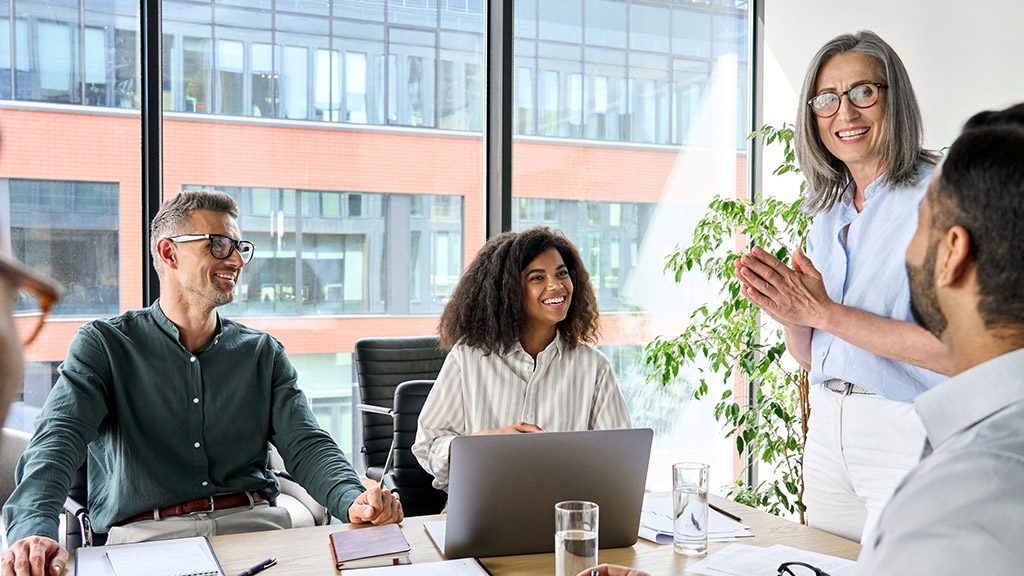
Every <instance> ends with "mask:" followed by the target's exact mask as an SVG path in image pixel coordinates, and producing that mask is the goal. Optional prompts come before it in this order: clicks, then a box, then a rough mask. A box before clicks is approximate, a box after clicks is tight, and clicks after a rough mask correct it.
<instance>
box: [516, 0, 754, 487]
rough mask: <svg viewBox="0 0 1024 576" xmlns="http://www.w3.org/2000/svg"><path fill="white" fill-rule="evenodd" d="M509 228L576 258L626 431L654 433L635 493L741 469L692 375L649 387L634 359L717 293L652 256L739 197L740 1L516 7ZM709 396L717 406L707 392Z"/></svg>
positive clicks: (573, 1)
mask: <svg viewBox="0 0 1024 576" xmlns="http://www.w3.org/2000/svg"><path fill="white" fill-rule="evenodd" d="M514 8H515V23H514V26H515V56H514V59H515V64H514V66H515V73H514V82H515V87H514V95H515V99H516V102H515V105H514V109H515V113H516V118H515V122H514V125H515V129H516V135H515V138H514V149H513V196H514V201H513V211H514V212H513V227H514V228H515V229H517V230H523V229H526V228H529V227H531V226H548V227H551V228H557V229H560V230H562V231H563V232H564V233H565V234H566V236H567V237H568V238H569V239H570V240H572V241H573V242H574V243H575V244H576V246H577V247H578V249H579V251H580V253H581V255H582V257H583V261H584V263H585V264H586V266H587V270H588V272H589V273H590V280H591V284H592V286H593V288H594V291H595V292H596V293H597V297H598V304H599V307H600V310H601V318H602V322H601V339H600V342H599V348H600V349H601V350H602V351H603V352H604V353H605V354H606V355H607V356H608V357H609V358H610V359H611V361H612V364H613V365H614V367H615V373H616V375H617V377H618V379H619V385H620V387H621V389H622V391H623V393H624V395H625V396H626V399H627V402H628V404H629V407H630V413H631V415H632V417H633V425H634V426H644V427H652V428H654V430H655V433H656V436H655V448H654V453H653V455H652V463H651V470H650V473H649V474H648V484H649V485H650V486H651V487H653V488H657V489H667V488H668V487H669V478H670V475H669V466H670V464H671V463H672V462H675V461H680V460H700V461H704V462H709V463H711V465H712V470H713V478H712V481H713V483H714V484H715V485H716V487H721V486H724V485H726V484H728V483H730V482H732V481H733V480H734V479H735V477H736V473H737V472H738V471H739V470H738V468H737V467H736V463H735V462H734V456H733V451H734V448H733V446H732V443H731V442H728V441H726V440H725V439H721V438H719V437H720V436H721V434H720V433H719V426H718V424H717V423H716V422H715V421H714V418H713V414H712V408H713V403H711V402H703V401H702V402H696V401H694V400H693V399H692V392H693V388H694V386H695V382H696V380H695V378H694V377H693V376H694V375H693V374H684V375H682V376H680V377H679V378H678V379H677V381H675V382H673V383H672V384H671V385H670V386H668V387H667V388H665V389H662V388H661V387H660V386H659V385H658V384H654V383H651V384H648V383H647V382H646V379H645V376H644V374H645V369H644V368H645V367H644V364H643V354H642V347H643V344H644V343H645V342H648V341H649V340H650V339H651V338H653V337H654V336H655V335H658V334H674V333H678V332H679V331H681V330H682V328H683V326H684V325H685V323H686V322H687V321H688V318H689V314H690V312H691V311H692V310H693V309H694V308H695V307H696V306H697V305H699V304H700V303H703V302H705V301H707V300H708V299H710V298H713V297H714V294H715V293H716V290H714V287H712V286H708V285H707V283H706V281H704V280H703V279H702V278H699V277H696V276H695V277H693V278H692V279H689V278H688V279H684V281H683V283H682V284H678V285H677V284H675V283H674V282H672V281H671V280H670V279H669V278H667V277H666V276H665V275H664V274H663V272H662V269H663V267H664V264H665V257H666V256H667V255H668V254H669V252H670V251H671V250H672V249H673V247H674V246H675V245H676V244H677V243H680V242H685V241H686V240H688V238H689V236H690V234H691V232H692V228H693V225H694V224H695V223H696V221H697V219H698V218H699V217H700V216H701V215H703V213H704V210H705V208H706V206H707V203H708V202H709V201H710V199H711V198H712V196H713V195H715V194H720V195H722V196H737V195H740V196H746V194H747V193H746V190H745V182H746V157H745V156H746V155H745V152H744V151H745V136H746V131H747V128H746V126H747V120H746V108H747V102H746V94H747V87H746V68H747V62H746V59H747V42H748V40H747V37H746V29H747V21H748V18H749V13H748V11H749V8H748V3H747V2H728V1H716V2H705V3H695V2H691V1H690V0H565V1H560V2H546V1H544V0H518V1H517V2H515V6H514ZM708 397H710V398H713V397H715V395H714V394H710V395H708Z"/></svg>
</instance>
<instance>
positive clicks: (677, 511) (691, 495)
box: [672, 462, 708, 556]
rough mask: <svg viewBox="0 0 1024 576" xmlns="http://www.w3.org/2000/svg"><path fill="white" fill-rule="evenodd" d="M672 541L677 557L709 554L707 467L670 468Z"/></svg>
mask: <svg viewBox="0 0 1024 576" xmlns="http://www.w3.org/2000/svg"><path fill="white" fill-rule="evenodd" d="M672 518H673V531H672V532H673V533H672V536H673V538H672V541H673V545H674V547H675V551H676V553H678V554H685V555H687V556H700V555H702V554H706V553H707V551H708V465H707V464H702V463H700V462H679V463H676V464H673V465H672Z"/></svg>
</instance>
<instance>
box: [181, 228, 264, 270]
mask: <svg viewBox="0 0 1024 576" xmlns="http://www.w3.org/2000/svg"><path fill="white" fill-rule="evenodd" d="M207 239H209V240H210V254H212V255H213V257H214V258H216V259H218V260H224V259H226V258H229V257H230V256H231V253H232V252H234V251H235V250H238V255H239V256H241V257H242V263H243V264H248V263H249V261H250V260H252V255H253V254H254V253H255V252H256V246H255V245H253V243H252V242H249V241H248V240H235V239H234V238H231V237H228V236H224V235H223V234H183V235H181V236H173V237H171V238H168V240H170V241H171V242H174V243H178V242H195V241H197V240H207Z"/></svg>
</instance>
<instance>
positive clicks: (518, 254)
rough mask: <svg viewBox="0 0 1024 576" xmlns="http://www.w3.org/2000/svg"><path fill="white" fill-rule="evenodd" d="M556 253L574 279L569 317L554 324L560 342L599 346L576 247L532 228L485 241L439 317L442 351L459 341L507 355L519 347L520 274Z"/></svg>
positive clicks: (591, 298)
mask: <svg viewBox="0 0 1024 576" xmlns="http://www.w3.org/2000/svg"><path fill="white" fill-rule="evenodd" d="M552 248H554V249H556V250H558V253H559V254H560V255H561V256H562V260H563V261H564V262H565V267H566V269H567V270H568V272H569V278H570V279H571V280H572V286H573V291H572V302H571V303H570V305H569V312H568V314H567V315H566V317H565V320H562V321H561V322H559V324H558V330H559V333H560V334H561V337H562V340H563V342H565V343H566V344H568V345H569V346H577V345H578V344H580V343H581V342H591V343H596V342H597V328H598V322H597V319H598V311H597V297H596V296H595V295H594V289H593V288H592V287H591V286H590V275H589V274H587V269H586V268H585V267H584V266H583V259H582V258H580V254H579V252H578V251H577V250H576V247H575V246H574V245H573V244H572V242H570V241H569V239H568V238H566V237H565V235H563V234H562V233H561V232H560V231H552V230H551V229H549V228H546V227H541V226H538V227H535V228H530V229H529V230H524V231H523V232H505V233H503V234H499V235H497V236H495V237H494V238H491V239H490V240H488V241H487V242H486V243H485V244H484V245H483V248H481V249H480V252H479V253H477V255H476V258H474V259H473V262H472V263H471V264H470V265H469V267H467V268H466V271H465V272H463V273H462V277H461V278H460V279H459V284H458V285H457V286H456V287H455V291H454V292H453V293H452V297H451V299H450V300H449V301H448V304H447V305H446V306H445V307H444V312H442V313H441V322H440V325H439V327H438V332H439V333H440V335H441V347H442V348H444V349H446V350H449V349H451V348H452V346H454V345H455V344H456V343H459V342H461V343H462V344H464V345H467V346H473V347H476V348H480V349H482V350H484V351H486V352H487V353H488V354H492V353H499V354H500V353H505V352H508V351H509V350H511V349H512V347H513V346H515V344H516V342H519V331H520V330H521V328H522V325H523V313H524V311H523V283H522V273H523V270H525V269H526V267H527V266H528V265H529V264H530V262H532V261H533V260H534V259H535V258H537V257H538V256H540V255H541V254H542V253H544V252H547V251H548V250H550V249H552Z"/></svg>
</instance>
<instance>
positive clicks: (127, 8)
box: [0, 0, 142, 430]
mask: <svg viewBox="0 0 1024 576" xmlns="http://www.w3.org/2000/svg"><path fill="white" fill-rule="evenodd" d="M139 46H140V36H139V3H138V2H132V1H130V0H104V1H103V2H90V1H86V0H14V1H13V2H11V1H8V2H3V3H2V5H0V142H2V147H0V166H2V170H0V239H2V241H4V242H7V241H9V242H10V248H11V251H12V253H13V254H14V256H15V257H17V258H18V259H20V260H21V261H23V262H25V264H27V265H28V266H29V267H31V268H32V269H33V270H36V271H38V272H39V273H42V274H44V275H46V276H49V277H50V278H52V279H53V280H54V282H55V283H56V284H57V285H58V286H59V288H60V292H61V298H60V300H59V301H58V302H57V304H56V306H55V307H54V308H53V310H52V314H51V316H50V319H49V321H48V322H47V324H46V326H45V328H44V329H43V332H42V333H41V335H40V337H39V338H38V339H37V340H36V341H35V342H34V343H33V344H32V345H31V346H29V347H28V348H27V349H25V359H26V363H25V388H24V390H23V392H22V395H21V397H20V398H19V399H18V400H17V401H16V402H15V403H14V405H13V406H12V407H11V409H10V411H9V418H8V421H7V422H6V425H8V426H13V427H16V428H20V429H23V430H31V429H32V423H33V421H34V418H35V416H36V414H37V413H38V411H39V409H40V407H41V406H42V405H43V402H44V401H45V399H46V396H47V395H48V394H49V391H50V388H51V387H52V386H53V383H54V381H55V380H56V367H57V366H58V365H59V363H60V362H61V361H63V360H64V354H65V352H66V351H67V348H68V344H69V343H70V341H71V338H72V337H73V335H74V333H75V330H76V329H77V328H78V327H79V326H80V325H81V324H82V323H83V322H85V321H87V320H90V319H93V318H99V317H105V316H112V315H115V314H118V313H119V312H121V311H122V310H126V309H128V308H137V307H138V306H139V305H140V304H141V302H142V276H141V271H140V265H139V264H140V263H141V261H142V241H141V240H142V222H141V213H142V210H141V205H142V202H141V163H140V161H139V158H140V146H139V142H140V141H141V123H140V122H139V107H140V105H141V102H140V100H139V95H140V86H139V79H140V77H141V76H140V70H139ZM21 102H32V104H31V106H29V107H25V106H22V105H21ZM20 305H21V304H19V306H20Z"/></svg>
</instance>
